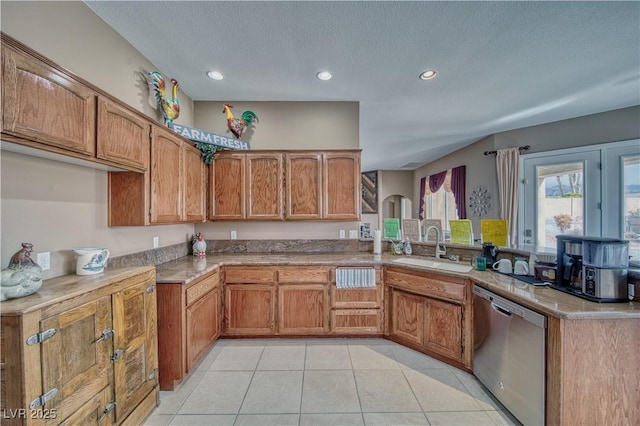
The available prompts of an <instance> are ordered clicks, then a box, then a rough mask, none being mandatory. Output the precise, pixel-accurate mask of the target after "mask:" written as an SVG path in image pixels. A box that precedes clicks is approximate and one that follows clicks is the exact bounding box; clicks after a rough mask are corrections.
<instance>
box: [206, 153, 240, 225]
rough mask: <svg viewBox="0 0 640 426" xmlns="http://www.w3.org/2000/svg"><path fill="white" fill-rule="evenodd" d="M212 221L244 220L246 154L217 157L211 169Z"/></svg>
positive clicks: (210, 216)
mask: <svg viewBox="0 0 640 426" xmlns="http://www.w3.org/2000/svg"><path fill="white" fill-rule="evenodd" d="M209 187H210V188H211V196H210V200H211V207H210V212H209V219H211V220H242V219H244V218H245V217H246V213H245V204H246V203H245V194H246V190H245V188H246V182H245V154H235V153H232V154H227V153H224V155H219V156H216V158H215V160H214V161H213V163H212V164H211V167H210V168H209Z"/></svg>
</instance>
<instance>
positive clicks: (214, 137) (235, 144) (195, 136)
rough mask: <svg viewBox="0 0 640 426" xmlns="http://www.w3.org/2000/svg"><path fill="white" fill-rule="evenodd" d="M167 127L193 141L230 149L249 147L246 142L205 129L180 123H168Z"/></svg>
mask: <svg viewBox="0 0 640 426" xmlns="http://www.w3.org/2000/svg"><path fill="white" fill-rule="evenodd" d="M169 128H170V129H171V130H173V131H174V132H176V133H177V134H179V135H180V136H182V137H185V138H187V139H190V140H192V141H194V142H202V143H208V144H211V145H216V146H221V147H224V148H230V149H250V148H251V147H250V146H249V143H248V142H245V141H241V140H239V139H234V138H229V137H227V136H222V135H218V134H216V133H212V132H207V131H206V130H200V129H194V128H191V127H187V126H182V125H180V124H174V123H169Z"/></svg>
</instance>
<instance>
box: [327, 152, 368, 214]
mask: <svg viewBox="0 0 640 426" xmlns="http://www.w3.org/2000/svg"><path fill="white" fill-rule="evenodd" d="M323 163H324V164H323V180H324V185H323V215H322V218H323V219H332V220H360V154H358V153H335V152H327V153H325V154H324V161H323Z"/></svg>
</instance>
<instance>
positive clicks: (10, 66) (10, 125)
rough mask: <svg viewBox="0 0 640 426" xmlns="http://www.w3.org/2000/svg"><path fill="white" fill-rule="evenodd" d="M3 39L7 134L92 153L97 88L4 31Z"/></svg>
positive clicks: (33, 142)
mask: <svg viewBox="0 0 640 426" xmlns="http://www.w3.org/2000/svg"><path fill="white" fill-rule="evenodd" d="M2 41H3V43H2V86H3V87H2V137H3V140H7V141H11V142H17V143H23V144H26V145H29V146H32V147H39V148H44V149H47V147H48V149H49V150H52V151H54V152H59V153H68V154H70V155H72V156H74V157H80V158H88V157H89V158H90V157H93V156H94V155H95V150H96V93H95V92H94V91H93V90H91V89H89V88H87V87H86V86H85V85H84V84H82V83H80V82H78V81H77V80H75V79H74V78H72V77H71V76H69V75H67V74H66V73H64V72H62V71H60V70H59V69H56V68H55V67H54V66H52V65H51V64H48V63H46V62H45V61H43V60H42V59H43V58H38V57H34V56H32V55H30V54H28V53H27V52H24V51H22V50H19V49H18V48H16V47H14V45H13V43H11V41H10V40H9V39H8V38H6V37H5V36H4V35H3V38H2ZM10 43H11V44H10Z"/></svg>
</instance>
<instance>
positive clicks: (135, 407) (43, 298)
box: [0, 267, 158, 425]
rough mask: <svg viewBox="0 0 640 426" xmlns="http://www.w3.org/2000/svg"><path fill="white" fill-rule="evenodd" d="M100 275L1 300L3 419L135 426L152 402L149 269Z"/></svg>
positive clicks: (64, 280)
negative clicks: (100, 279) (96, 278)
mask: <svg viewBox="0 0 640 426" xmlns="http://www.w3.org/2000/svg"><path fill="white" fill-rule="evenodd" d="M104 274H105V275H107V276H108V278H105V279H104V280H102V281H99V282H96V280H95V277H76V276H63V277H59V278H54V279H51V280H47V281H46V282H45V283H44V285H43V287H42V288H41V289H40V290H39V291H38V293H37V294H36V295H33V296H28V297H24V298H20V299H14V300H7V301H4V302H2V317H1V321H2V322H1V328H0V334H1V339H2V344H3V347H5V348H7V347H10V348H12V350H11V351H7V350H3V351H2V353H1V354H0V362H1V366H2V376H1V378H0V380H1V382H2V385H1V389H2V392H1V393H0V398H1V401H0V402H1V406H2V409H3V410H4V411H3V413H4V414H3V422H2V423H3V424H7V425H31V424H39V425H41V424H46V425H49V424H60V423H62V422H64V423H66V424H95V425H97V424H100V425H105V424H106V425H109V424H121V423H123V422H128V423H132V424H135V423H140V422H142V421H143V420H144V419H145V418H146V417H147V416H148V415H149V414H150V413H151V411H152V410H153V409H154V408H155V407H156V405H157V398H158V386H157V383H158V382H157V381H158V378H157V361H158V356H157V346H156V309H155V306H156V294H155V270H154V269H153V268H149V267H145V268H135V269H130V270H127V271H121V272H114V273H110V272H105V273H104ZM19 409H25V410H26V412H25V415H23V416H19V415H14V416H8V415H7V413H18V411H17V410H19ZM32 413H33V414H34V415H33V416H32V415H31V414H32Z"/></svg>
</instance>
